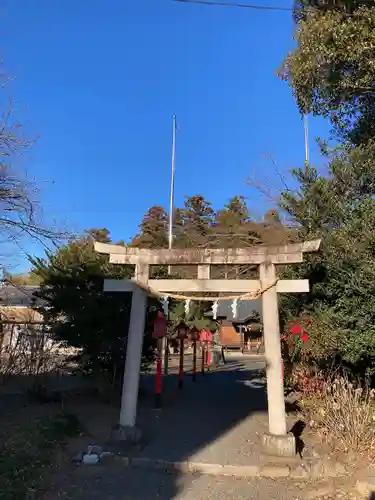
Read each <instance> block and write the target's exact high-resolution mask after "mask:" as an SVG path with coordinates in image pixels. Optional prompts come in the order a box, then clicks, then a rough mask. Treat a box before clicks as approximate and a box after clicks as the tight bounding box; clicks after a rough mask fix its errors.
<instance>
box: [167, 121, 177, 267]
mask: <svg viewBox="0 0 375 500" xmlns="http://www.w3.org/2000/svg"><path fill="white" fill-rule="evenodd" d="M176 131H177V122H176V115H173V128H172V172H171V190H170V198H169V228H168V248H169V250H170V249H171V248H172V245H173V211H174V178H175V157H176ZM168 274H171V266H168Z"/></svg>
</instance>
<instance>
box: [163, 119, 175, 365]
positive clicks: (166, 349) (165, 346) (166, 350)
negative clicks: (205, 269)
mask: <svg viewBox="0 0 375 500" xmlns="http://www.w3.org/2000/svg"><path fill="white" fill-rule="evenodd" d="M172 123H173V125H172V171H171V190H170V198H169V226H168V248H169V250H171V248H172V245H173V212H174V178H175V158H176V131H177V121H176V115H173V117H172ZM168 274H171V266H168ZM168 344H169V340H168V339H167V338H166V337H164V339H163V351H164V353H163V354H164V375H168V362H169V345H168Z"/></svg>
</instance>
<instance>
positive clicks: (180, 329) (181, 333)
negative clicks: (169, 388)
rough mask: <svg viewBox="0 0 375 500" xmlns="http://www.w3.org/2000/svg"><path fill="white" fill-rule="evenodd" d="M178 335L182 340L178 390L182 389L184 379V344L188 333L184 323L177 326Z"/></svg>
mask: <svg viewBox="0 0 375 500" xmlns="http://www.w3.org/2000/svg"><path fill="white" fill-rule="evenodd" d="M177 333H178V336H179V338H180V364H179V367H178V388H179V389H182V386H183V377H184V343H185V338H186V335H187V333H188V328H187V326H186V325H185V323H184V322H183V321H181V322H180V323H179V324H178V326H177Z"/></svg>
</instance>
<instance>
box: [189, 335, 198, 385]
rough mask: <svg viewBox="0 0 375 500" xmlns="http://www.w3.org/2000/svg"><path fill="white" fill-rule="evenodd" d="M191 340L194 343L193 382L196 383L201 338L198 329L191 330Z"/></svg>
mask: <svg viewBox="0 0 375 500" xmlns="http://www.w3.org/2000/svg"><path fill="white" fill-rule="evenodd" d="M190 338H191V340H192V341H193V382H195V380H196V374H197V339H198V338H199V331H198V329H197V328H192V329H191V331H190Z"/></svg>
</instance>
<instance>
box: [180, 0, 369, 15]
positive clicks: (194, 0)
mask: <svg viewBox="0 0 375 500" xmlns="http://www.w3.org/2000/svg"><path fill="white" fill-rule="evenodd" d="M172 1H173V2H179V3H189V4H199V5H209V6H211V7H236V8H242V9H252V10H266V11H275V12H296V10H295V9H294V8H293V7H276V6H273V5H252V4H247V3H229V2H216V1H215V0H211V1H210V0H172ZM362 1H363V2H364V3H366V0H362ZM372 2H373V0H368V3H369V6H370V7H371V5H372ZM329 10H331V9H329ZM316 11H317V9H314V8H308V7H306V8H304V9H303V10H302V12H316ZM338 13H339V14H340V15H341V16H344V17H361V16H362V14H361V13H360V12H358V13H357V12H344V11H338Z"/></svg>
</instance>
